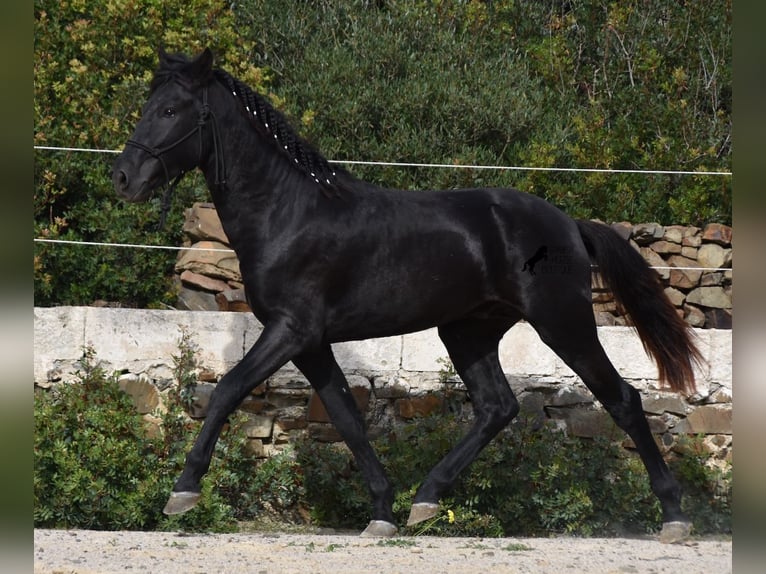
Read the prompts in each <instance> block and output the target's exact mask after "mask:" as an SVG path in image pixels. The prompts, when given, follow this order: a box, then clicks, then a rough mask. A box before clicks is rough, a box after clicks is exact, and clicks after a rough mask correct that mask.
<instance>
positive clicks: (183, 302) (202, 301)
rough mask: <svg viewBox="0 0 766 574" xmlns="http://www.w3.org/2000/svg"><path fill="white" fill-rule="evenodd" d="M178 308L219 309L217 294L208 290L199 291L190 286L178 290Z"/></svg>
mask: <svg viewBox="0 0 766 574" xmlns="http://www.w3.org/2000/svg"><path fill="white" fill-rule="evenodd" d="M176 309H179V310H181V311H218V303H216V301H215V295H213V294H212V293H207V292H206V291H197V290H195V289H189V288H188V287H181V288H180V289H179V290H178V298H177V299H176Z"/></svg>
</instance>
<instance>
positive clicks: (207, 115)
mask: <svg viewBox="0 0 766 574" xmlns="http://www.w3.org/2000/svg"><path fill="white" fill-rule="evenodd" d="M208 121H210V125H211V128H212V131H213V153H214V155H215V185H216V186H218V187H222V186H225V185H226V163H225V161H224V156H223V146H222V144H221V134H220V131H219V130H218V122H217V121H216V118H215V114H214V113H213V112H212V111H211V110H210V106H209V105H208V102H207V86H205V87H204V88H203V90H202V107H201V109H200V112H199V117H198V118H197V124H196V125H195V126H194V127H193V128H192V129H191V130H189V131H188V132H187V133H186V134H185V135H183V136H181V137H180V138H178V139H177V140H176V141H174V142H173V143H171V144H169V145H166V146H165V147H161V148H156V147H150V146H148V145H144V144H142V143H141V142H138V141H136V140H132V139H131V140H128V141H127V142H126V144H125V145H129V146H133V147H135V148H138V149H140V150H142V151H145V152H146V153H148V154H149V155H150V156H152V157H153V158H155V159H156V160H158V161H159V162H160V165H162V169H163V171H164V172H165V186H166V187H165V193H164V194H163V196H162V208H161V211H160V222H159V228H162V227H163V226H164V225H165V219H166V218H167V214H168V211H170V204H171V199H172V196H173V192H174V191H175V188H176V186H177V185H178V183H179V182H180V181H181V178H183V176H184V175H185V174H186V172H185V171H183V170H181V172H180V173H179V174H178V175H177V176H176V178H175V179H174V180H173V181H172V182H171V181H170V172H169V171H168V166H167V165H166V164H165V160H164V159H163V158H162V156H163V154H166V153H167V152H169V151H171V150H173V149H174V148H176V147H178V146H179V145H181V144H182V143H183V142H185V141H186V140H188V139H189V138H190V137H192V136H193V135H194V134H199V157H198V159H197V165H199V164H201V162H202V144H203V142H202V132H203V131H204V128H205V125H206V124H207V123H208Z"/></svg>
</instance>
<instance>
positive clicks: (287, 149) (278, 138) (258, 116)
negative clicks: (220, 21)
mask: <svg viewBox="0 0 766 574" xmlns="http://www.w3.org/2000/svg"><path fill="white" fill-rule="evenodd" d="M191 66H193V62H192V61H191V60H189V59H188V58H187V57H186V56H185V55H183V54H165V53H163V58H162V60H161V63H160V67H159V69H158V70H156V72H155V74H154V78H153V79H152V82H151V85H150V87H149V90H150V92H154V91H155V90H156V89H157V88H158V87H160V86H161V85H163V84H164V83H166V82H169V81H171V80H174V81H179V82H181V83H182V84H184V85H186V86H187V87H189V88H192V89H194V88H195V87H199V86H201V85H204V84H206V83H208V82H209V81H210V80H212V79H216V80H218V81H219V82H221V84H223V86H224V87H226V88H227V89H228V90H229V92H231V93H232V94H233V95H234V96H235V97H236V98H237V99H238V100H239V102H240V104H241V105H242V107H243V108H244V110H245V111H246V112H247V116H248V118H249V120H250V124H251V125H252V126H253V127H255V129H256V130H257V131H258V132H259V133H260V134H261V135H262V136H264V137H266V138H267V139H269V140H271V141H272V143H273V144H274V146H275V147H276V148H277V149H278V150H279V151H280V152H281V153H283V154H285V155H286V156H287V157H288V158H289V159H290V160H291V162H292V164H293V165H294V166H295V167H296V168H298V169H300V170H301V171H303V172H304V173H305V174H306V175H307V176H308V177H310V178H311V179H313V180H314V182H316V183H317V185H319V187H320V189H321V190H322V191H323V192H324V193H325V194H327V195H335V194H337V193H338V192H339V191H340V190H341V184H340V182H339V181H338V179H337V174H338V173H345V171H344V170H342V169H340V168H333V167H332V166H331V165H330V163H329V162H328V161H327V159H325V158H324V156H322V154H320V153H319V152H318V151H317V150H316V149H314V148H313V147H312V146H311V145H310V144H309V143H308V142H307V141H306V140H304V139H303V138H301V137H300V136H299V135H298V134H297V133H296V132H295V130H294V129H293V128H292V127H291V126H290V124H289V123H288V121H287V119H286V118H285V116H284V115H283V114H282V113H281V112H279V111H277V110H276V109H274V107H273V106H272V105H271V104H270V103H269V101H268V100H267V99H266V98H264V97H263V96H262V95H260V94H258V93H257V92H255V91H253V90H252V89H251V88H250V87H249V86H248V85H247V84H245V83H244V82H242V81H241V80H238V79H237V78H235V77H233V76H232V75H231V74H229V73H228V72H225V71H223V70H221V69H214V70H212V72H211V73H212V77H210V76H209V75H207V76H206V77H194V74H193V73H192V72H191V70H190V67H191ZM190 76H191V77H190Z"/></svg>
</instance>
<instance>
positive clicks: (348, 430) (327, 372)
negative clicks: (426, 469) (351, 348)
mask: <svg viewBox="0 0 766 574" xmlns="http://www.w3.org/2000/svg"><path fill="white" fill-rule="evenodd" d="M293 363H294V364H295V366H296V367H298V369H300V371H301V372H302V373H303V374H304V375H305V376H306V378H307V379H308V380H309V382H310V383H311V386H312V387H314V389H315V390H316V392H317V394H318V395H319V398H320V399H322V404H323V405H324V407H325V410H326V411H327V413H328V414H329V415H330V419H331V420H332V422H333V424H334V425H335V428H336V429H337V431H338V433H340V435H341V437H342V438H343V440H344V441H345V443H346V445H347V446H348V448H349V449H350V450H351V453H352V454H353V455H354V460H355V461H356V463H357V465H358V467H359V469H360V470H361V471H362V475H363V476H364V478H365V480H366V481H367V486H368V488H369V490H370V494H371V496H372V520H371V521H370V523H369V525H368V526H367V528H366V529H365V530H364V532H362V536H365V537H388V536H393V535H395V534H396V532H397V528H396V525H395V524H394V514H393V502H394V492H393V488H392V487H391V483H390V482H389V480H388V477H387V476H386V472H385V470H384V468H383V465H382V464H381V463H380V461H379V460H378V457H377V456H376V454H375V451H374V450H373V448H372V446H371V445H370V441H369V440H368V439H367V430H366V428H365V423H364V419H363V417H362V414H361V413H360V412H359V408H358V407H357V406H356V402H355V401H354V398H353V396H352V395H351V390H350V389H349V387H348V382H347V381H346V377H345V376H344V375H343V372H342V371H341V370H340V367H339V366H338V363H337V362H336V361H335V356H334V355H333V353H332V349H331V348H330V346H329V345H326V346H324V347H322V348H321V349H318V350H315V351H311V352H307V353H303V354H302V355H299V356H297V357H295V358H294V359H293Z"/></svg>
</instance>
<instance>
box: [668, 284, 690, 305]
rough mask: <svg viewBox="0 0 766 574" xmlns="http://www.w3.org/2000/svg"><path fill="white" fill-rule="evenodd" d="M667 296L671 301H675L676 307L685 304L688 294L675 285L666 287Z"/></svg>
mask: <svg viewBox="0 0 766 574" xmlns="http://www.w3.org/2000/svg"><path fill="white" fill-rule="evenodd" d="M665 296H666V297H667V298H668V299H670V302H671V303H673V306H674V307H680V306H681V305H683V304H684V300H685V299H686V295H684V294H683V293H682V292H681V291H679V290H678V289H676V288H675V287H666V288H665Z"/></svg>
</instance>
